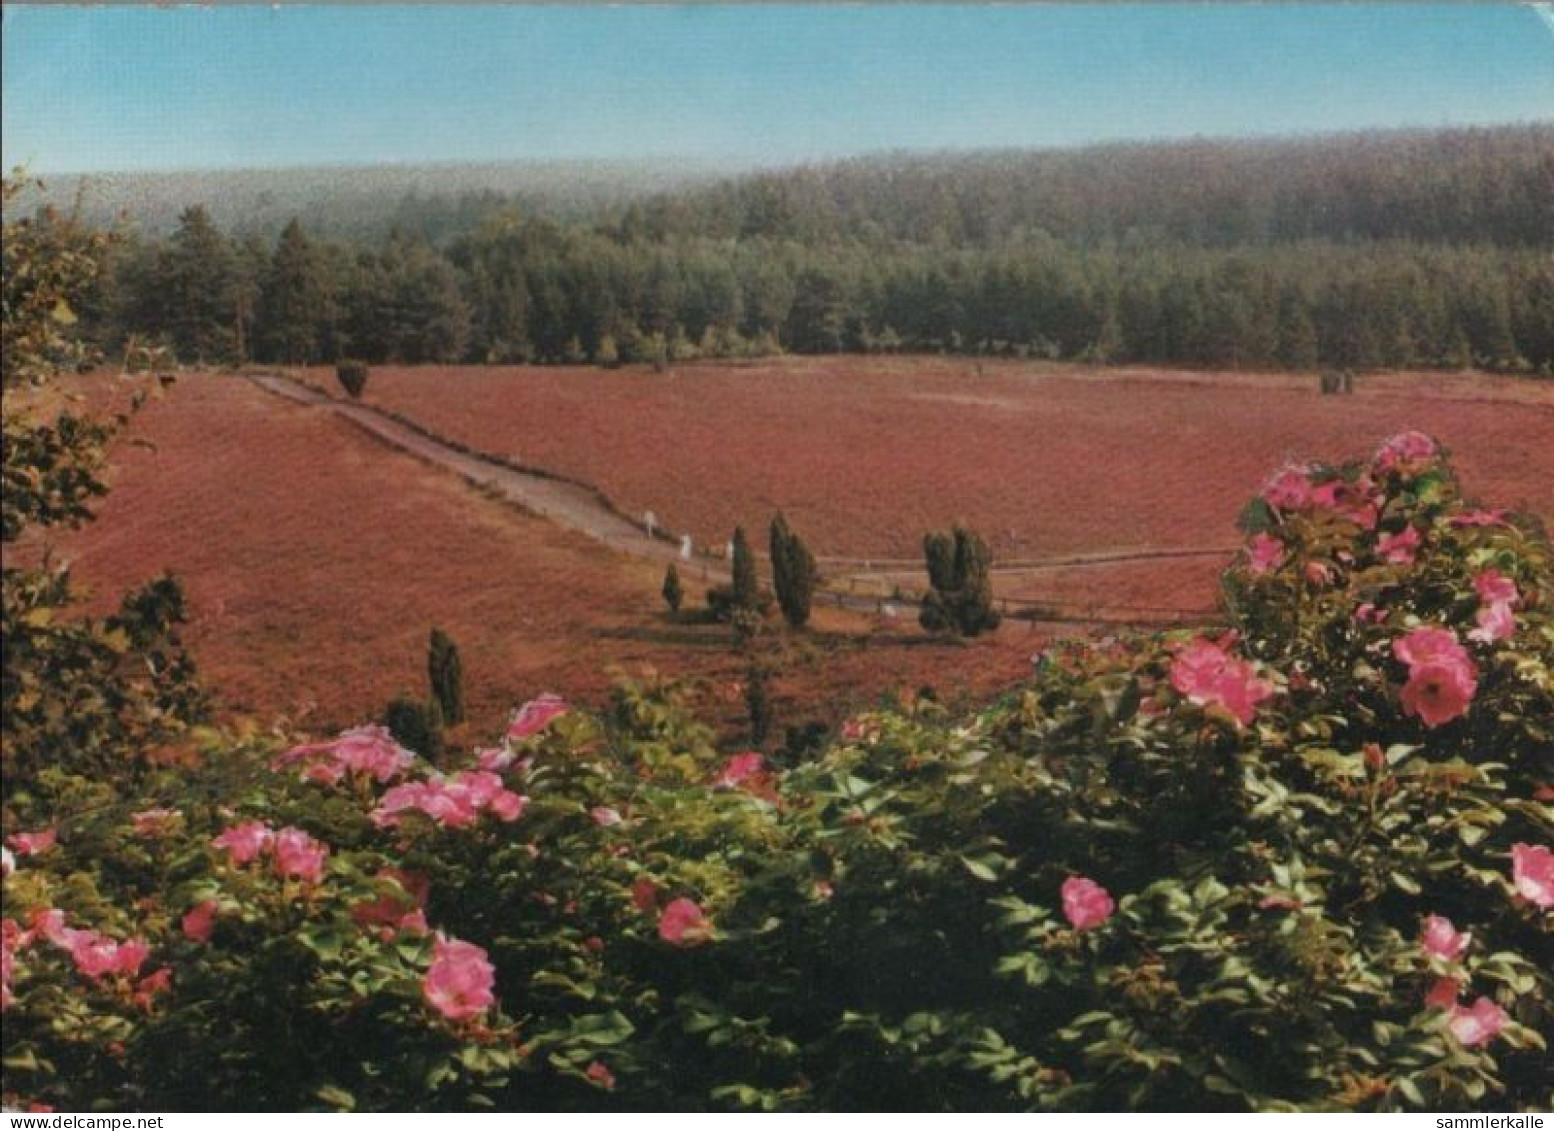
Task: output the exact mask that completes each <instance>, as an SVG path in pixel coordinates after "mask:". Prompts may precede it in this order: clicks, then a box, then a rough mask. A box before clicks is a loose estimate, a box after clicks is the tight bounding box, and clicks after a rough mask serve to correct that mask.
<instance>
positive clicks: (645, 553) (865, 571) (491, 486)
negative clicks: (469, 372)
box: [243, 372, 1230, 627]
mask: <svg viewBox="0 0 1554 1131" xmlns="http://www.w3.org/2000/svg"><path fill="white" fill-rule="evenodd" d="M243 377H244V378H246V379H247V380H248V381H250V382H252V383H253V384H254V385H256V386H258V387H259V388H261V389H263V390H265V391H266V392H268V393H271V394H273V395H275V396H278V397H282V398H284V399H286V400H289V401H292V402H294V403H296V404H299V405H304V406H308V407H311V408H315V409H321V410H323V411H326V412H333V413H335V414H336V415H338V416H341V417H343V418H344V419H345V420H347V421H349V422H350V423H352V424H354V425H356V426H357V427H358V428H361V429H362V430H363V431H365V432H367V433H368V434H369V435H371V436H373V437H374V438H376V439H378V440H379V441H381V442H383V443H384V444H387V445H388V446H390V447H393V448H396V449H398V450H400V451H403V452H405V453H407V454H409V455H412V456H415V457H416V458H418V459H421V460H423V461H425V462H427V463H430V464H432V465H434V466H436V467H440V468H443V469H444V470H447V471H451V472H453V473H454V474H456V475H458V476H459V477H460V478H462V479H464V480H465V481H466V482H467V483H469V484H470V485H471V486H473V487H476V488H477V489H479V490H481V491H484V492H486V493H488V494H491V495H493V496H495V497H496V498H499V499H501V500H503V501H505V502H508V503H512V504H515V505H517V506H518V507H520V508H522V509H523V510H526V511H529V512H530V513H532V514H537V515H540V516H541V517H544V518H547V519H550V520H551V521H552V522H556V523H559V524H561V525H563V526H566V527H568V528H570V529H572V530H576V531H578V532H579V533H582V534H585V535H587V536H588V537H590V538H593V539H594V540H595V541H598V542H602V543H603V544H604V545H606V546H609V547H610V548H611V549H614V550H618V551H620V552H622V553H626V554H632V555H634V556H636V557H642V558H649V559H652V560H654V561H660V562H663V563H665V564H666V565H667V564H668V563H670V562H673V563H675V564H676V565H677V566H678V567H679V568H680V569H681V570H682V571H684V572H685V573H687V574H688V575H690V576H692V577H698V578H700V579H701V580H702V581H706V582H712V583H719V584H721V583H726V582H727V581H728V580H729V563H728V561H727V559H726V558H725V557H724V556H723V555H722V554H721V553H717V552H713V551H709V550H708V549H706V548H705V547H701V548H699V549H696V550H695V551H694V552H693V554H692V556H691V557H690V558H686V557H684V555H683V553H682V550H681V535H680V534H678V533H676V532H674V531H672V530H668V529H665V528H664V527H662V526H656V525H655V527H654V529H653V531H652V532H651V533H649V531H648V529H647V527H646V526H645V525H644V524H643V523H642V522H641V521H638V520H635V519H632V518H629V517H627V516H626V515H625V514H623V513H622V512H621V511H620V510H619V509H618V508H617V507H616V506H615V505H614V504H613V503H612V502H611V501H610V499H609V498H608V496H606V495H605V494H604V493H603V492H602V491H600V490H599V489H598V488H596V487H593V486H591V485H589V484H586V483H581V482H578V481H576V480H571V479H567V478H565V477H563V476H559V475H556V474H554V473H553V472H548V471H545V470H543V469H539V468H525V467H518V466H516V465H514V464H511V463H508V462H507V461H505V460H502V459H499V458H498V457H496V456H492V455H488V454H486V453H484V452H477V451H473V450H471V449H469V448H467V447H465V446H464V445H462V444H460V443H458V442H456V441H453V440H449V439H447V438H445V437H442V436H438V435H436V434H434V433H432V432H429V431H428V430H427V429H425V428H423V427H421V426H420V425H419V424H416V423H415V422H414V421H411V420H409V419H407V418H405V417H402V416H399V415H397V414H391V413H389V412H385V411H384V410H382V409H378V408H374V407H372V406H370V405H364V404H357V403H355V402H352V401H343V400H337V399H336V398H334V397H331V396H329V395H328V394H327V393H324V392H321V391H320V390H319V389H317V388H315V387H313V386H312V385H309V384H306V383H304V382H302V381H298V380H296V379H295V378H293V377H288V376H286V375H285V374H282V373H273V372H247V373H244V374H243ZM1229 552H1230V550H1229V549H1228V548H1209V549H1189V550H1140V551H1110V552H1100V553H1094V554H1082V555H1070V556H1068V557H1063V558H1049V559H1041V560H1033V561H1019V562H1008V563H1004V564H1002V565H997V566H995V567H994V569H993V573H994V574H995V575H1005V574H1019V573H1029V572H1039V571H1043V570H1057V569H1082V568H1086V567H1090V566H1104V565H1111V564H1116V563H1119V562H1132V561H1148V560H1153V559H1162V558H1178V557H1201V556H1206V555H1218V556H1226V555H1228V554H1229ZM756 557H757V560H758V562H762V565H763V568H765V563H764V562H763V561H762V559H763V557H764V556H763V555H761V554H759V553H757V555H756ZM817 560H818V561H819V562H820V563H821V564H822V565H830V566H833V567H834V566H844V567H846V569H845V572H844V573H842V574H840V575H838V576H836V577H835V578H834V579H833V580H831V581H830V582H828V583H827V585H826V587H825V588H823V589H821V590H819V591H817V592H816V593H815V600H816V602H818V603H823V604H828V605H834V606H836V607H838V608H845V609H851V610H855V611H858V612H872V613H876V614H881V615H885V616H891V615H899V614H900V613H901V612H902V611H903V610H905V609H915V608H916V607H917V605H918V603H919V602H918V600H917V599H916V597H915V596H913V595H912V594H911V591H910V590H911V588H912V587H915V585H916V584H920V583H921V573H922V563H921V562H915V561H911V560H908V559H857V558H827V557H819V558H818V559H817ZM860 567H861V568H860ZM996 603H997V605H998V608H999V611H1000V612H1002V613H1003V614H1004V616H1006V617H1008V618H1009V619H1011V620H1021V621H1027V622H1029V623H1030V624H1031V626H1032V627H1034V626H1035V625H1036V624H1037V623H1043V624H1049V625H1069V626H1083V625H1089V624H1116V625H1125V624H1162V623H1175V622H1192V621H1201V620H1205V619H1207V618H1209V617H1211V616H1212V615H1213V610H1211V609H1207V608H1196V609H1188V608H1175V607H1169V606H1156V605H1124V604H1104V605H1103V604H1094V605H1086V606H1084V607H1083V608H1074V607H1072V606H1070V607H1068V608H1062V607H1059V606H1058V605H1057V604H1056V603H1054V602H1048V601H1043V600H1040V599H1033V598H1017V597H999V598H997V602H996Z"/></svg>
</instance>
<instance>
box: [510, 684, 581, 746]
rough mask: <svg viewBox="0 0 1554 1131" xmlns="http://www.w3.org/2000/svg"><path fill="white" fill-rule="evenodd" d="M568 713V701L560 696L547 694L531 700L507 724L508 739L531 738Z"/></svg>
mask: <svg viewBox="0 0 1554 1131" xmlns="http://www.w3.org/2000/svg"><path fill="white" fill-rule="evenodd" d="M567 711H568V707H567V701H566V700H565V699H563V698H562V697H561V696H559V695H554V694H552V693H551V692H548V691H547V692H546V693H545V694H544V695H541V696H540V697H539V698H538V699H531V700H530V701H529V702H527V703H525V704H524V705H523V706H522V707H520V708H519V709H518V710H517V711H516V712H515V713H514V714H513V718H512V721H511V722H510V723H508V724H507V737H508V738H529V737H530V736H531V735H536V734H538V733H539V732H540V731H542V730H544V729H545V728H546V727H547V726H549V725H550V722H551V720H552V719H555V718H559V717H560V716H562V715H564V714H566V713H567Z"/></svg>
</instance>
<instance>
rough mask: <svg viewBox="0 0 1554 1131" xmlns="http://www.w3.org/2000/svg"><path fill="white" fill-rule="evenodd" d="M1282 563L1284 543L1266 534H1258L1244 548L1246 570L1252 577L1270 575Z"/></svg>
mask: <svg viewBox="0 0 1554 1131" xmlns="http://www.w3.org/2000/svg"><path fill="white" fill-rule="evenodd" d="M1283 562H1284V543H1283V542H1281V541H1279V539H1277V538H1274V537H1272V536H1270V535H1267V534H1262V533H1258V534H1255V535H1253V536H1252V540H1251V541H1250V542H1248V543H1247V547H1246V564H1247V570H1248V571H1249V572H1250V573H1252V574H1254V575H1261V574H1265V573H1271V572H1273V571H1274V570H1276V569H1278V568H1279V566H1280V565H1281V564H1283Z"/></svg>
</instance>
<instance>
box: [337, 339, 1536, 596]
mask: <svg viewBox="0 0 1554 1131" xmlns="http://www.w3.org/2000/svg"><path fill="white" fill-rule="evenodd" d="M309 378H310V379H311V380H313V381H314V382H315V383H316V384H318V386H319V387H320V388H333V391H335V392H338V388H337V387H333V386H334V378H333V374H332V372H327V371H323V370H315V371H312V372H311V373H310V374H309ZM364 399H365V401H366V403H369V404H376V405H380V406H382V407H384V408H388V409H391V410H393V411H396V412H399V413H402V414H404V415H406V416H409V417H411V418H413V419H415V420H416V421H419V422H420V423H421V424H423V425H424V426H426V427H427V428H430V429H432V430H433V431H435V432H438V433H440V434H442V435H444V436H448V437H452V438H454V439H456V440H459V441H462V442H463V443H465V444H468V445H470V446H471V447H474V448H477V449H479V450H481V451H485V452H488V453H491V454H494V455H498V456H502V457H505V458H507V459H510V460H513V461H515V462H519V463H524V464H530V465H534V466H538V467H543V468H547V469H550V470H552V471H557V472H561V473H564V474H567V475H571V476H575V477H577V478H580V479H583V480H586V481H587V482H590V483H592V484H594V485H596V486H598V487H600V488H602V489H603V490H604V491H605V492H606V493H607V494H608V495H609V496H610V497H611V498H612V499H613V500H614V501H615V502H616V503H617V504H618V505H619V506H620V508H621V509H623V510H625V511H627V512H628V513H631V514H640V513H642V512H643V511H646V510H652V511H653V512H654V513H655V514H656V515H657V516H658V519H659V521H660V522H662V523H664V524H667V525H668V526H670V527H672V528H675V529H678V530H685V531H688V532H689V533H691V534H692V536H693V537H694V538H695V539H696V541H697V543H698V544H705V545H709V546H721V545H722V544H723V542H724V540H725V539H726V538H727V537H728V532H729V531H730V530H731V529H732V528H733V527H734V526H735V525H736V524H738V523H744V524H745V525H746V526H749V527H755V526H759V525H763V524H764V523H765V521H766V520H767V518H768V517H769V516H770V515H771V513H772V512H773V511H775V510H777V509H779V508H780V509H782V510H784V511H785V512H786V513H787V515H788V517H789V519H790V520H791V521H792V522H793V523H794V525H795V527H796V528H798V529H800V530H802V531H803V532H804V533H805V535H806V536H807V537H808V538H809V539H810V541H811V543H812V545H813V547H814V549H815V551H816V553H818V554H819V555H821V556H822V558H825V557H828V556H829V557H847V558H856V559H870V560H873V561H876V562H877V561H878V560H880V559H892V558H895V559H913V560H914V561H915V559H916V558H917V556H918V554H919V552H920V550H919V541H920V539H921V537H922V533H923V531H924V530H927V529H929V528H930V527H933V526H938V525H943V524H946V523H948V522H951V521H954V520H956V519H961V520H964V521H966V522H968V523H970V524H971V525H972V526H973V527H975V528H976V529H978V530H979V531H981V532H982V533H983V535H984V536H985V537H986V538H987V539H988V541H989V543H990V545H991V547H992V550H993V552H994V555H995V557H996V558H999V559H1003V560H1006V561H1007V560H1024V559H1042V558H1049V557H1060V556H1067V555H1078V554H1091V553H1096V552H1104V551H1118V552H1128V551H1141V552H1147V551H1153V550H1160V549H1207V548H1221V547H1226V548H1228V547H1233V546H1235V545H1236V544H1237V541H1238V536H1237V533H1236V531H1235V529H1234V526H1233V523H1234V519H1235V517H1236V514H1237V512H1238V511H1239V509H1240V507H1241V506H1242V505H1243V504H1244V503H1245V502H1246V500H1247V499H1248V498H1250V497H1251V496H1252V495H1253V494H1255V493H1256V491H1257V488H1258V486H1259V484H1260V483H1262V482H1263V480H1265V479H1266V478H1267V477H1268V474H1269V471H1270V469H1271V468H1273V467H1276V466H1277V465H1278V463H1279V462H1280V461H1281V460H1284V459H1307V458H1319V459H1340V458H1345V457H1351V456H1358V455H1363V454H1366V453H1368V452H1370V451H1372V450H1373V449H1374V448H1375V447H1376V445H1377V444H1378V443H1380V442H1381V441H1382V440H1383V439H1384V438H1385V437H1387V436H1389V435H1391V434H1393V433H1394V432H1397V431H1399V430H1402V429H1419V430H1421V431H1424V432H1427V433H1430V434H1432V435H1434V436H1437V437H1438V438H1439V439H1440V440H1441V441H1442V443H1444V444H1445V445H1446V446H1447V447H1448V448H1449V449H1450V450H1451V451H1452V453H1453V457H1454V459H1455V460H1456V462H1457V465H1458V466H1459V467H1460V468H1461V471H1462V475H1463V477H1464V479H1465V481H1466V482H1468V483H1469V484H1471V485H1472V487H1473V489H1474V490H1475V491H1478V492H1481V493H1482V494H1483V495H1485V496H1486V497H1493V498H1496V499H1499V500H1502V501H1506V502H1512V503H1518V504H1520V505H1523V506H1526V507H1528V508H1530V509H1532V510H1533V511H1535V512H1538V513H1541V514H1545V515H1547V514H1551V513H1554V388H1551V387H1550V386H1549V385H1548V384H1547V383H1539V382H1535V381H1519V380H1516V379H1512V378H1503V377H1492V376H1488V375H1483V374H1464V375H1443V374H1401V373H1400V374H1385V375H1377V376H1368V377H1366V378H1364V379H1362V381H1361V382H1360V385H1359V389H1358V391H1357V392H1356V393H1355V394H1354V395H1353V396H1349V397H1342V396H1339V397H1322V396H1319V395H1318V394H1317V391H1316V378H1315V376H1314V375H1299V374H1293V375H1292V374H1254V373H1197V372H1173V371H1159V370H1142V369H1110V370H1109V369H1090V368H1083V367H1056V366H1051V367H1048V366H1043V367H1037V366H1031V365H1025V364H1018V363H995V362H984V363H982V364H981V365H978V364H977V363H976V362H975V361H970V360H967V359H943V360H941V359H921V358H904V359H895V358H892V359H862V358H791V359H781V360H775V361H771V362H761V363H757V364H746V365H721V364H712V363H707V364H692V365H683V366H678V367H675V368H674V369H673V370H672V371H671V372H670V373H667V374H664V375H655V374H653V373H652V372H651V371H649V370H645V369H640V368H627V369H621V370H615V371H603V370H598V369H592V368H556V367H546V368H474V367H446V368H444V367H421V368H392V367H383V368H375V369H374V370H373V375H372V380H371V382H370V384H369V386H368V388H367V392H366V395H365V398H364ZM1214 572H1215V569H1214V567H1213V566H1212V565H1209V566H1207V567H1206V568H1204V569H1202V570H1199V571H1195V572H1194V573H1193V577H1195V578H1201V577H1207V578H1210V579H1212V577H1213V576H1214ZM1131 587H1132V586H1131V583H1130V588H1131Z"/></svg>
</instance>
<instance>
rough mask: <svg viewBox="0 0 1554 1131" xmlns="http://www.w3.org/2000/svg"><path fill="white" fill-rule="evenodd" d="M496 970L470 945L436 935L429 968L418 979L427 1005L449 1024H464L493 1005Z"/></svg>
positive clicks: (483, 954)
mask: <svg viewBox="0 0 1554 1131" xmlns="http://www.w3.org/2000/svg"><path fill="white" fill-rule="evenodd" d="M495 986H496V969H495V967H493V966H492V965H491V963H490V961H489V960H488V958H487V957H486V952H485V950H484V949H482V948H481V947H478V946H476V945H475V944H474V943H469V942H463V941H462V940H460V939H450V938H448V937H447V936H446V935H444V934H441V933H439V934H438V935H437V940H436V942H435V943H433V946H432V964H431V966H430V967H429V968H428V969H427V971H426V975H425V977H423V978H422V979H421V993H422V994H423V995H424V996H425V998H426V1000H427V1003H428V1004H429V1005H430V1006H431V1007H432V1008H433V1009H435V1010H436V1011H437V1012H438V1013H440V1014H442V1015H443V1016H444V1017H446V1018H447V1019H448V1020H450V1021H468V1020H469V1019H470V1018H472V1017H478V1016H479V1015H480V1014H482V1013H484V1012H485V1011H486V1010H488V1009H490V1008H491V1006H492V1005H493V1004H495V1002H496V994H495V993H494V992H493V989H494V987H495Z"/></svg>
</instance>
